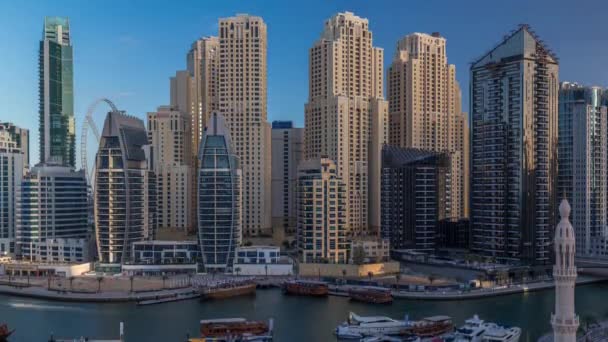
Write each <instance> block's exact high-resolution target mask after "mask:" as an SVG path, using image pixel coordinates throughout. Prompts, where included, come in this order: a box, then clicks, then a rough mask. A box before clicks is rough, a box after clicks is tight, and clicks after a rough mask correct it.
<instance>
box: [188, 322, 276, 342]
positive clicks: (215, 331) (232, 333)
mask: <svg viewBox="0 0 608 342" xmlns="http://www.w3.org/2000/svg"><path fill="white" fill-rule="evenodd" d="M200 323H201V337H202V340H203V341H218V342H219V341H226V342H227V341H230V342H245V341H258V342H265V341H272V335H273V329H274V327H273V324H274V323H273V320H272V319H269V320H268V322H265V321H248V320H246V319H244V318H223V319H209V320H202V321H201V322H200ZM190 341H191V342H192V341H198V340H197V339H191V340H190Z"/></svg>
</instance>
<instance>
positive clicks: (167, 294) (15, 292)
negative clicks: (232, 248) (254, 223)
mask: <svg viewBox="0 0 608 342" xmlns="http://www.w3.org/2000/svg"><path fill="white" fill-rule="evenodd" d="M284 280H285V279H284V278H282V279H273V278H272V277H270V278H268V279H256V282H258V285H259V287H264V288H266V287H280V286H281V284H282V282H283V281H284ZM607 280H608V279H607V278H605V277H589V276H581V277H579V278H578V279H577V285H584V284H591V283H597V282H604V281H607ZM193 284H194V285H204V284H198V282H196V281H195V282H193ZM554 286H555V285H554V284H553V282H552V281H542V282H534V283H528V284H517V285H510V286H501V287H494V288H482V289H471V290H445V291H444V290H439V289H438V290H434V291H404V290H393V291H392V293H393V297H395V298H401V299H409V300H439V301H445V300H468V299H477V298H486V297H494V296H504V295H511V294H518V293H526V292H533V291H541V290H546V289H552V288H553V287H554ZM351 287H352V285H330V295H334V296H348V290H349V289H350V288H351ZM196 293H197V290H196V288H195V287H190V286H187V287H182V288H172V289H164V290H160V289H158V290H152V291H140V292H129V291H101V292H78V291H75V292H72V291H68V290H62V289H59V290H58V289H53V288H52V289H50V290H49V289H47V288H46V287H42V286H29V287H28V286H23V284H21V286H15V285H6V283H5V285H0V294H6V295H12V296H21V297H33V298H40V299H47V300H58V301H73V302H142V301H159V302H162V301H163V300H164V299H171V298H174V299H175V300H180V299H191V298H192V296H193V295H194V294H196ZM167 301H169V300H167Z"/></svg>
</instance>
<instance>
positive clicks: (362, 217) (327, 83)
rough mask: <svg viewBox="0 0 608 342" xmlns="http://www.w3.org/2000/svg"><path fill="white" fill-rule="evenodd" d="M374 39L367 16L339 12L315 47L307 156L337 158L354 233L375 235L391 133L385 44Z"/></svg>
mask: <svg viewBox="0 0 608 342" xmlns="http://www.w3.org/2000/svg"><path fill="white" fill-rule="evenodd" d="M372 41H373V38H372V32H371V31H370V30H369V23H368V20H367V19H364V18H360V17H358V16H356V15H354V14H353V13H350V12H345V13H338V14H336V15H335V16H333V17H332V18H330V19H329V20H327V21H326V22H325V28H324V30H323V33H322V34H321V38H320V39H319V40H317V41H316V42H315V43H314V45H313V47H312V48H311V49H310V51H309V95H308V103H307V104H306V106H305V112H306V116H305V137H304V141H305V149H304V150H305V159H319V158H322V157H327V158H329V159H331V160H333V161H334V162H335V163H336V168H337V173H338V174H337V177H338V178H340V179H342V180H343V181H344V182H345V184H346V193H347V198H346V213H347V216H348V222H349V232H350V233H351V234H353V235H360V234H365V233H370V234H374V235H375V234H377V233H378V232H379V226H380V207H379V206H380V201H379V191H380V189H379V188H380V175H379V167H380V152H381V148H380V147H381V144H382V143H384V142H386V139H387V137H386V122H387V116H388V104H387V102H386V101H385V100H384V98H383V90H382V87H383V79H382V74H383V50H382V49H380V48H377V47H374V46H373V45H372ZM374 199H377V200H374Z"/></svg>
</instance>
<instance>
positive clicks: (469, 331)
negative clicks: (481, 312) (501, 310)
mask: <svg viewBox="0 0 608 342" xmlns="http://www.w3.org/2000/svg"><path fill="white" fill-rule="evenodd" d="M520 336H521V329H520V328H518V327H503V326H500V325H498V324H496V323H490V322H484V321H483V320H482V319H480V318H479V317H478V316H477V315H475V316H473V318H470V319H467V320H466V321H465V324H464V325H463V326H462V327H460V328H458V329H456V332H455V333H454V338H453V339H452V341H453V342H518V341H519V338H520Z"/></svg>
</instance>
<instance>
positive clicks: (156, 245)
mask: <svg viewBox="0 0 608 342" xmlns="http://www.w3.org/2000/svg"><path fill="white" fill-rule="evenodd" d="M131 260H132V262H133V263H136V264H196V263H197V262H198V261H199V260H200V250H199V248H198V243H197V242H196V241H159V240H152V241H139V242H134V243H133V244H132V246H131Z"/></svg>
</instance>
